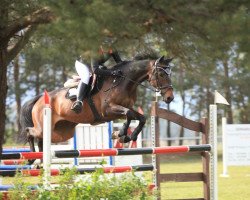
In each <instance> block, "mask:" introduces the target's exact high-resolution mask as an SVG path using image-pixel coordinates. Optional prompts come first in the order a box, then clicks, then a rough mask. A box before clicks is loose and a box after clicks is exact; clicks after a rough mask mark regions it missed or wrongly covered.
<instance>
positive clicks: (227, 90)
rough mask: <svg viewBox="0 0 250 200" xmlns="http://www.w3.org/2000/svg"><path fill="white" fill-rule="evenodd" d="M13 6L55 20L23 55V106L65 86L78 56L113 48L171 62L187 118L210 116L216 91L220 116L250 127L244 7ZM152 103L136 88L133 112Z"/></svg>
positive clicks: (230, 1)
mask: <svg viewBox="0 0 250 200" xmlns="http://www.w3.org/2000/svg"><path fill="white" fill-rule="evenodd" d="M12 2H13V6H14V5H18V6H14V7H15V8H17V11H15V12H11V13H10V16H12V17H15V16H18V17H19V15H20V16H23V15H25V14H28V13H31V12H32V11H33V10H34V9H36V8H44V7H46V8H47V7H49V8H50V9H51V10H52V12H53V14H54V15H55V16H56V19H55V20H54V21H53V22H52V23H50V24H48V25H46V26H40V27H38V29H37V32H36V34H34V35H33V37H32V39H31V42H30V43H29V45H28V46H26V48H24V49H23V52H22V53H23V57H24V60H25V63H24V66H22V70H21V71H22V72H24V73H23V74H24V76H23V77H22V78H23V79H22V80H21V84H22V86H23V87H22V88H21V89H22V90H23V89H26V93H25V92H22V94H23V97H22V99H23V100H24V99H25V100H26V99H27V97H25V96H28V97H29V96H32V95H35V94H38V93H40V92H42V91H43V89H44V88H47V89H49V90H52V89H54V88H59V87H62V85H63V81H65V80H66V79H67V77H68V76H70V75H71V74H72V73H75V69H74V66H73V63H74V60H75V59H76V58H77V57H78V56H79V55H81V56H82V57H83V58H84V61H85V62H87V63H89V62H90V58H91V57H93V56H96V55H97V54H98V48H99V46H100V45H104V46H105V45H107V46H109V45H113V46H115V47H116V48H117V49H118V51H119V52H120V53H121V57H122V59H124V60H130V59H132V58H133V57H134V56H135V55H136V54H137V53H138V52H141V51H148V50H149V49H153V50H154V51H156V52H157V53H158V54H159V55H166V56H168V57H174V60H173V63H174V65H175V67H174V68H173V77H172V79H173V85H174V89H175V91H174V92H175V93H176V94H177V95H181V96H182V97H183V95H184V96H185V98H183V101H185V102H184V103H183V105H184V104H185V105H186V108H185V109H186V110H189V111H190V113H191V115H192V116H195V117H196V118H200V117H203V116H208V107H209V104H211V103H213V91H214V90H215V89H216V90H218V91H219V92H220V93H222V94H223V95H224V96H225V97H226V98H227V99H228V101H230V102H229V103H230V104H231V105H230V107H227V108H226V107H225V108H224V110H225V112H226V113H227V116H228V117H229V118H231V121H232V120H233V119H234V121H237V122H240V123H250V114H249V113H250V112H249V107H250V106H249V105H250V99H249V96H250V92H249V89H248V80H249V74H250V73H249V72H250V62H249V47H250V45H249V27H250V24H249V23H250V20H249V2H248V1H246V0H239V1H235V0H227V1H224V0H221V1H217V0H211V1H183V0H176V1H163V0H154V1H152V0H148V1H133V0H127V1H122V0H105V1H100V0H93V1H80V0H68V1H47V0H44V1H28V2H29V3H23V1H21V2H19V1H18V2H17V1H12ZM21 14H22V15H21ZM106 41H111V42H110V43H107V42H106ZM106 64H107V65H108V66H109V67H111V66H113V64H114V63H113V62H108V63H106ZM10 79H11V77H10ZM10 81H11V80H10ZM11 87H12V86H11V84H10V85H9V88H11ZM10 91H14V90H13V89H12V90H10ZM27 91H28V92H27ZM9 95H10V96H11V93H9ZM12 96H13V95H12ZM151 100H154V93H153V92H151V91H150V90H147V89H144V88H140V89H139V95H138V102H137V104H136V106H135V109H136V107H137V106H139V105H140V106H141V105H142V106H143V110H144V112H145V113H146V114H147V111H148V110H149V109H148V108H149V107H150V101H151ZM148 113H149V112H148Z"/></svg>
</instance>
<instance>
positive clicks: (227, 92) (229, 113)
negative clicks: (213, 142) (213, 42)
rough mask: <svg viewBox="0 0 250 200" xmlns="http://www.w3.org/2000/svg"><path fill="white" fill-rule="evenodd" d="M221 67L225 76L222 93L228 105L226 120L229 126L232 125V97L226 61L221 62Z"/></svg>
mask: <svg viewBox="0 0 250 200" xmlns="http://www.w3.org/2000/svg"><path fill="white" fill-rule="evenodd" d="M223 67H224V75H225V82H226V83H225V84H224V91H225V95H226V100H227V101H228V103H229V108H228V110H227V119H228V123H229V124H233V111H232V96H231V91H230V86H229V84H228V83H229V78H230V77H229V69H228V62H227V60H224V61H223Z"/></svg>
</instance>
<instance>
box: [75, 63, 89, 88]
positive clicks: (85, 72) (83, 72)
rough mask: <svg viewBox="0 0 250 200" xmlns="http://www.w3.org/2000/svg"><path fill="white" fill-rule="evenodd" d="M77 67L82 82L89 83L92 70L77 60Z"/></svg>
mask: <svg viewBox="0 0 250 200" xmlns="http://www.w3.org/2000/svg"><path fill="white" fill-rule="evenodd" d="M75 68H76V71H77V73H78V75H79V76H80V78H81V82H83V83H85V84H89V79H90V72H89V68H88V66H87V65H85V64H83V63H81V62H79V61H77V60H76V62H75Z"/></svg>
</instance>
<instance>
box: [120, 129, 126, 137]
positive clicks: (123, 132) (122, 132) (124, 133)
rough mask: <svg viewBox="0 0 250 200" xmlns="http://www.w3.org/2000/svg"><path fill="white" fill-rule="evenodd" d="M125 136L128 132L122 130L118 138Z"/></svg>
mask: <svg viewBox="0 0 250 200" xmlns="http://www.w3.org/2000/svg"><path fill="white" fill-rule="evenodd" d="M125 135H127V131H126V132H125V130H123V129H121V130H120V131H119V134H118V136H119V137H123V136H125Z"/></svg>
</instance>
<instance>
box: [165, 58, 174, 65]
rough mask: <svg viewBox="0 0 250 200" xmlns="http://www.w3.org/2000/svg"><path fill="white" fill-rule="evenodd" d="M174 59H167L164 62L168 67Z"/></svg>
mask: <svg viewBox="0 0 250 200" xmlns="http://www.w3.org/2000/svg"><path fill="white" fill-rule="evenodd" d="M173 59H174V58H167V59H166V60H164V62H165V64H166V65H167V66H168V65H169V63H171V61H172V60H173Z"/></svg>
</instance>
